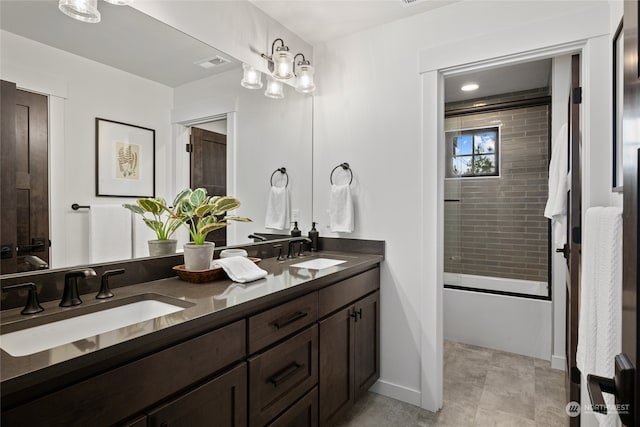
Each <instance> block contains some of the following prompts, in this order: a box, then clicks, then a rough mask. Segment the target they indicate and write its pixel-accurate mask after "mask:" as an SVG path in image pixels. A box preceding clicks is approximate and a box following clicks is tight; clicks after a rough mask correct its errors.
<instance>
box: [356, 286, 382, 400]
mask: <svg viewBox="0 0 640 427" xmlns="http://www.w3.org/2000/svg"><path fill="white" fill-rule="evenodd" d="M355 312H356V314H357V315H358V317H357V318H356V319H354V322H353V323H354V327H355V334H354V338H355V353H354V356H355V364H354V366H355V370H354V376H355V399H356V400H358V399H360V397H361V396H362V395H363V394H365V393H366V392H367V390H369V388H370V387H371V386H372V385H373V383H374V382H376V380H377V379H378V378H379V377H380V340H379V336H380V332H379V331H380V292H375V293H374V294H371V295H369V296H368V297H365V298H363V299H361V300H360V301H358V302H357V303H356V305H355Z"/></svg>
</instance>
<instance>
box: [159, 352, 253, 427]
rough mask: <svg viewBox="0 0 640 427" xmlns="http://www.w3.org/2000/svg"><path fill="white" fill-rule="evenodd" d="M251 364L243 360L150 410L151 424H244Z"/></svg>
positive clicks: (223, 426) (194, 426)
mask: <svg viewBox="0 0 640 427" xmlns="http://www.w3.org/2000/svg"><path fill="white" fill-rule="evenodd" d="M246 396H247V367H246V363H242V364H240V365H238V366H237V367H235V368H234V369H232V370H230V371H229V372H227V373H225V374H222V375H220V376H219V377H216V378H215V379H213V380H211V381H209V382H207V383H205V384H203V385H201V386H200V387H198V388H196V389H195V390H192V391H190V392H188V393H186V394H184V395H182V396H181V397H179V398H177V399H175V400H172V401H171V402H169V403H167V404H165V405H163V406H161V407H160V408H158V409H156V410H154V411H152V412H150V413H149V418H148V420H149V426H150V427H167V426H170V427H176V426H177V427H180V426H184V427H210V426H216V427H241V426H242V427H244V426H246V425H247V415H246V414H247V399H246Z"/></svg>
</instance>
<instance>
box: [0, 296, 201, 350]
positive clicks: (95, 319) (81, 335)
mask: <svg viewBox="0 0 640 427" xmlns="http://www.w3.org/2000/svg"><path fill="white" fill-rule="evenodd" d="M178 304H179V305H178ZM189 305H191V304H190V303H186V302H184V301H180V300H176V304H171V303H168V302H164V301H160V300H158V299H143V300H141V301H135V302H131V303H128V304H123V305H119V306H116V307H113V308H106V309H100V308H98V311H94V312H92V313H88V314H83V315H79V316H74V317H70V318H67V319H63V320H58V321H55V322H51V323H45V324H42V325H38V326H32V327H29V328H25V329H21V330H18V331H14V332H8V333H6V334H2V335H0V348H2V349H3V350H4V351H6V352H7V353H9V354H10V355H12V356H14V357H18V356H28V355H30V354H34V353H38V352H40V351H44V350H49V349H52V348H54V347H58V346H61V345H64V344H69V343H72V342H74V341H78V340H82V339H86V338H89V337H93V336H95V335H99V334H103V333H105V332H110V331H115V330H116V329H120V328H124V327H126V326H131V325H135V324H136V323H140V322H144V321H146V320H151V319H155V318H157V317H160V316H165V315H167V314H171V313H175V312H178V311H181V310H184V309H185V308H186V307H188V306H189Z"/></svg>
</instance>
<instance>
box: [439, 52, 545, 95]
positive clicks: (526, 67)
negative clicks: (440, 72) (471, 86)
mask: <svg viewBox="0 0 640 427" xmlns="http://www.w3.org/2000/svg"><path fill="white" fill-rule="evenodd" d="M550 82H551V59H543V60H540V61H533V62H526V63H521V64H515V65H509V66H505V67H499V68H492V69H489V70H482V71H478V72H473V73H469V74H464V75H454V76H448V77H447V78H446V79H445V83H444V85H445V102H455V101H465V100H468V99H477V98H484V97H487V96H492V95H501V94H505V93H509V92H518V91H523V90H529V89H537V88H541V87H547V86H549V85H550ZM468 83H477V84H478V85H479V86H480V87H479V88H478V90H474V91H471V92H463V91H462V90H460V88H461V87H462V86H463V85H465V84H468Z"/></svg>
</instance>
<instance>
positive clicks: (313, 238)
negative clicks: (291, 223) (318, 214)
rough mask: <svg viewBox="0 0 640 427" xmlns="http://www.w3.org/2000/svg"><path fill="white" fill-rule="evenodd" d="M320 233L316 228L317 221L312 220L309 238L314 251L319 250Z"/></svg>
mask: <svg viewBox="0 0 640 427" xmlns="http://www.w3.org/2000/svg"><path fill="white" fill-rule="evenodd" d="M319 235H320V233H318V230H316V223H315V222H312V223H311V230H309V238H310V239H311V250H312V251H317V250H318V236H319Z"/></svg>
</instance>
